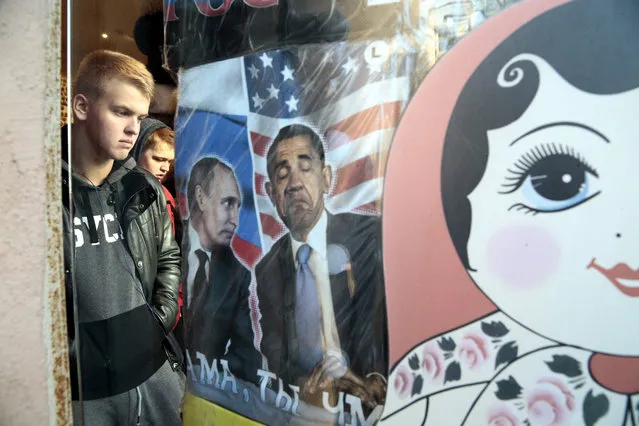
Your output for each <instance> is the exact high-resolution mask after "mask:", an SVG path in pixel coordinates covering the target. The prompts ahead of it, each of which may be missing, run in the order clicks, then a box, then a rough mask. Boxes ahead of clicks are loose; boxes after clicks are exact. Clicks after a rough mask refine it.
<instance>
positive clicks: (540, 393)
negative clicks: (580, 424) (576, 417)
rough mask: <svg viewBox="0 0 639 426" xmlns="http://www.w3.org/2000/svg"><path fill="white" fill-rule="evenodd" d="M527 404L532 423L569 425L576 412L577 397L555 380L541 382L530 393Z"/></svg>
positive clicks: (555, 425) (541, 425) (544, 425)
mask: <svg viewBox="0 0 639 426" xmlns="http://www.w3.org/2000/svg"><path fill="white" fill-rule="evenodd" d="M526 403H527V405H528V417H529V418H530V421H531V422H532V424H534V425H539V426H560V425H564V424H567V423H568V421H569V420H570V417H571V416H572V414H573V412H574V410H575V396H574V395H573V394H572V392H571V391H570V389H569V388H568V386H566V385H565V384H564V383H563V382H562V381H561V380H559V379H555V378H547V379H541V380H539V381H538V382H537V384H536V385H535V387H534V388H533V389H532V390H531V391H530V392H529V393H528V395H527V398H526Z"/></svg>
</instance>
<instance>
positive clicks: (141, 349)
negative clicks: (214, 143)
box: [62, 128, 180, 400]
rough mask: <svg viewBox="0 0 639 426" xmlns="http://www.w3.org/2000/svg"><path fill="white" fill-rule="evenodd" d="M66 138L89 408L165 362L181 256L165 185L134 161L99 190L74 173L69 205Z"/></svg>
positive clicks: (70, 308) (68, 255)
mask: <svg viewBox="0 0 639 426" xmlns="http://www.w3.org/2000/svg"><path fill="white" fill-rule="evenodd" d="M62 135H63V150H62V151H63V159H62V164H63V170H62V182H63V186H62V191H63V192H62V197H63V226H64V263H65V278H66V289H67V291H66V295H67V321H68V330H69V345H70V356H71V374H72V391H73V397H74V399H77V398H78V387H77V383H78V381H77V377H75V376H76V373H77V357H76V342H77V339H76V335H75V327H74V320H75V319H76V318H74V303H73V297H74V296H75V297H77V300H78V303H77V312H78V318H77V321H78V323H79V333H80V339H79V340H80V351H79V353H80V361H81V363H80V365H81V375H82V391H83V398H84V399H86V400H90V399H97V398H103V397H107V396H112V395H116V394H118V393H122V392H124V391H127V390H130V389H133V388H135V387H136V386H139V385H140V384H142V383H143V382H144V381H146V380H147V379H148V378H149V377H151V376H152V375H153V374H154V373H155V372H156V371H157V370H158V369H159V368H160V367H161V366H162V364H164V362H165V361H166V359H167V358H166V353H165V351H164V348H163V342H164V340H165V336H166V334H167V333H169V332H170V330H171V329H172V327H173V325H174V322H175V318H176V314H177V309H178V287H179V282H180V251H179V247H178V245H177V243H176V242H175V239H174V237H173V231H172V228H171V221H170V218H169V215H168V212H167V210H166V207H165V206H166V200H165V197H164V191H163V190H162V187H161V185H160V183H159V182H158V181H157V179H155V177H154V176H152V175H151V174H150V173H148V172H146V171H145V170H143V169H141V168H140V167H137V166H136V165H135V160H133V159H132V158H128V159H127V160H125V161H116V162H115V163H114V165H113V169H112V170H111V172H110V174H109V176H108V177H107V179H106V181H105V182H104V183H103V184H102V185H100V186H98V187H94V186H93V185H90V184H88V183H86V182H85V181H84V180H83V179H81V178H80V177H79V176H77V175H76V174H75V173H73V177H72V182H73V186H72V189H73V193H72V196H71V200H69V196H68V194H69V166H68V164H67V163H66V156H64V153H65V151H66V141H65V139H66V129H65V128H63V129H62ZM72 212H73V213H72ZM91 219H94V220H91ZM72 262H73V263H72ZM72 271H74V272H75V285H76V289H75V291H74V289H73V273H72Z"/></svg>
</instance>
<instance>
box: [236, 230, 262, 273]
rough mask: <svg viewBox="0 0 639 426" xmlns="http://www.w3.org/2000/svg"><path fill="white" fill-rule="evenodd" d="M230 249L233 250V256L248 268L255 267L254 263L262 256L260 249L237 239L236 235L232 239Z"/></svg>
mask: <svg viewBox="0 0 639 426" xmlns="http://www.w3.org/2000/svg"><path fill="white" fill-rule="evenodd" d="M231 247H232V248H233V251H234V252H235V255H236V256H237V257H239V258H240V259H241V260H243V261H244V263H245V264H246V266H248V267H249V268H252V267H253V266H255V263H256V262H257V260H258V259H259V258H260V255H261V254H262V249H260V248H259V247H257V246H255V245H253V244H251V243H249V242H248V241H246V240H244V239H242V238H240V237H238V236H237V235H236V236H235V237H234V238H233V241H232V242H231Z"/></svg>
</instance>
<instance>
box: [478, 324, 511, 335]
mask: <svg viewBox="0 0 639 426" xmlns="http://www.w3.org/2000/svg"><path fill="white" fill-rule="evenodd" d="M481 331H483V332H484V333H485V334H486V335H488V336H490V337H503V336H505V335H506V334H508V332H509V331H510V330H508V328H507V327H506V326H505V325H504V323H503V322H501V321H491V322H489V323H488V322H482V323H481Z"/></svg>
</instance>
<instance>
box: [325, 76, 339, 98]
mask: <svg viewBox="0 0 639 426" xmlns="http://www.w3.org/2000/svg"><path fill="white" fill-rule="evenodd" d="M336 91H337V79H336V78H331V81H330V82H329V85H328V89H326V97H331V96H333V93H335V92H336Z"/></svg>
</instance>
